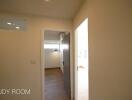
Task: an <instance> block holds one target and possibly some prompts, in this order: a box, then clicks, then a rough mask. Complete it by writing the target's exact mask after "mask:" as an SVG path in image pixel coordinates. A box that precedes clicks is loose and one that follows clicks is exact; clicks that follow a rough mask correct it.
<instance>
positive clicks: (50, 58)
mask: <svg viewBox="0 0 132 100" xmlns="http://www.w3.org/2000/svg"><path fill="white" fill-rule="evenodd" d="M58 67H60V52H59V51H54V49H45V68H58Z"/></svg>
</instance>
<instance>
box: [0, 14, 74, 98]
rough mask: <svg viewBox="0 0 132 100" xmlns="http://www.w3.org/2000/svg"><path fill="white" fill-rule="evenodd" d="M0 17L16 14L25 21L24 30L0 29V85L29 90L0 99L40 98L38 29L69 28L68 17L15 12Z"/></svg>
mask: <svg viewBox="0 0 132 100" xmlns="http://www.w3.org/2000/svg"><path fill="white" fill-rule="evenodd" d="M0 16H1V17H19V18H22V19H23V18H24V19H25V20H26V21H27V30H26V31H25V32H21V31H12V30H10V31H7V30H0V88H16V89H17V88H26V89H31V94H30V95H19V96H9V95H3V96H1V95H0V99H1V100H42V99H41V97H42V88H41V86H42V84H41V83H42V82H41V72H40V49H41V47H40V46H41V45H40V43H41V29H43V28H49V29H66V30H72V24H71V21H69V20H61V19H60V20H59V19H51V18H43V17H33V16H24V15H16V14H0Z"/></svg>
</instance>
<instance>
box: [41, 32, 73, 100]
mask: <svg viewBox="0 0 132 100" xmlns="http://www.w3.org/2000/svg"><path fill="white" fill-rule="evenodd" d="M43 45H44V46H43V47H44V77H45V79H44V80H45V83H44V100H71V99H70V98H71V81H70V33H69V32H65V31H54V30H45V31H44V43H43Z"/></svg>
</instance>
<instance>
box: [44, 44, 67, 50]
mask: <svg viewBox="0 0 132 100" xmlns="http://www.w3.org/2000/svg"><path fill="white" fill-rule="evenodd" d="M44 49H57V50H59V49H61V50H63V49H69V46H68V45H67V44H61V45H59V44H44Z"/></svg>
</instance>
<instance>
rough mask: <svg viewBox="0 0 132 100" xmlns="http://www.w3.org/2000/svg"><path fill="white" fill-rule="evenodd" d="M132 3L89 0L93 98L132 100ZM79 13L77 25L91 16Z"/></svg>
mask: <svg viewBox="0 0 132 100" xmlns="http://www.w3.org/2000/svg"><path fill="white" fill-rule="evenodd" d="M131 4H132V2H131V0H88V3H87V6H88V8H87V10H86V9H83V8H82V9H81V10H80V12H81V13H82V12H85V11H86V12H87V14H88V21H89V26H88V29H89V75H90V80H89V82H90V86H89V87H90V96H89V98H90V100H131V99H132V95H131V93H132V85H131V84H132V78H131V76H132V67H131V66H132V52H131V51H132V45H131V43H132V28H131V27H132V6H131ZM81 13H78V15H77V17H76V18H75V20H74V24H75V25H74V26H78V22H80V20H83V18H84V17H85V16H86V15H87V14H86V15H83V14H81Z"/></svg>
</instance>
